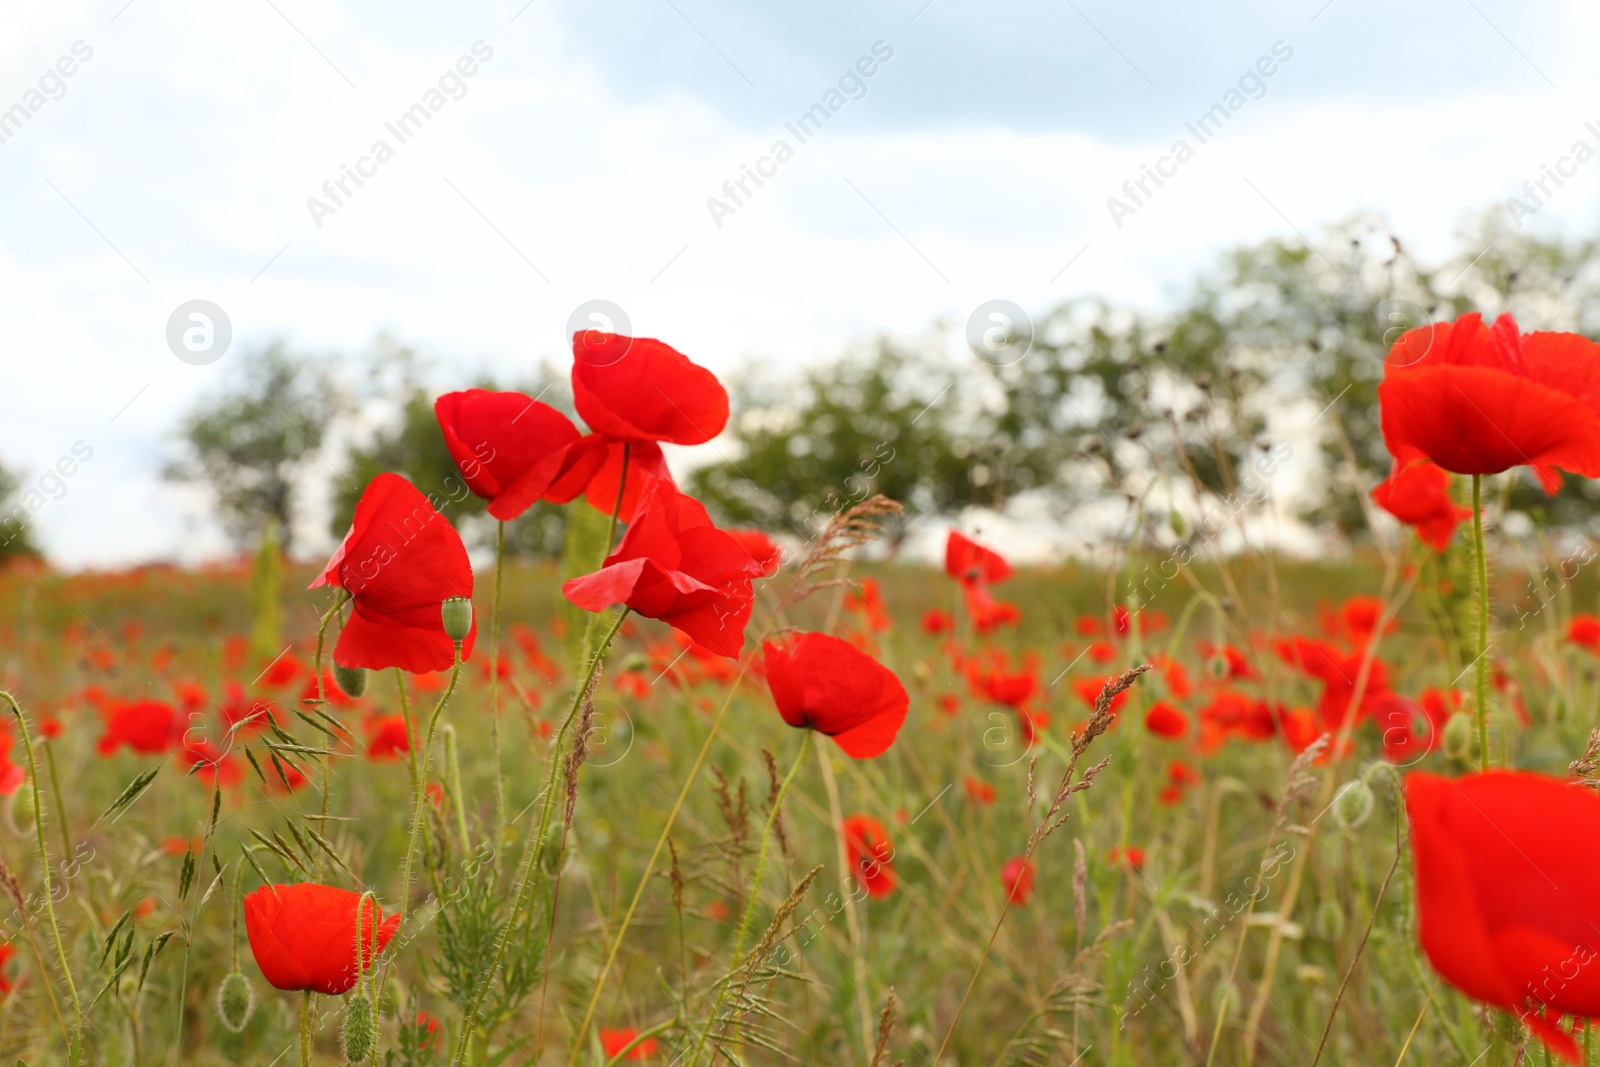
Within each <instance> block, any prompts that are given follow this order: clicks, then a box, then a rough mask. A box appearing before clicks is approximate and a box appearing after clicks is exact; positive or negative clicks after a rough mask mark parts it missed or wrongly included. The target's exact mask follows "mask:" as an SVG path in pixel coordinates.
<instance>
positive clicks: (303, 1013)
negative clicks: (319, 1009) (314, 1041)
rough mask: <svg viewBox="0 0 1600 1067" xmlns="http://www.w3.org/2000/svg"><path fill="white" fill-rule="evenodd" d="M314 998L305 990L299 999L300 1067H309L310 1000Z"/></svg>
mask: <svg viewBox="0 0 1600 1067" xmlns="http://www.w3.org/2000/svg"><path fill="white" fill-rule="evenodd" d="M314 996H316V994H315V993H313V992H312V991H311V990H309V989H308V990H306V991H305V994H304V995H303V996H302V997H301V998H300V1067H311V998H312V997H314Z"/></svg>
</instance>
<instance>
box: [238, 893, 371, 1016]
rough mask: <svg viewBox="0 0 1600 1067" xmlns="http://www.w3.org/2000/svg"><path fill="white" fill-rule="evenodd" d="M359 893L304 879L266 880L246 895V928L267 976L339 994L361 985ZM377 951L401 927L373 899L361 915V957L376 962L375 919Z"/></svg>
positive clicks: (289, 985) (281, 984) (366, 965)
mask: <svg viewBox="0 0 1600 1067" xmlns="http://www.w3.org/2000/svg"><path fill="white" fill-rule="evenodd" d="M360 900H361V894H360V893H352V892H350V891H349V890H348V889H336V888H334V887H333V886H327V885H316V884H313V883H311V882H301V883H299V884H298V885H264V886H262V887H261V888H260V889H257V890H255V891H254V892H251V893H248V894H246V895H245V898H244V924H245V932H246V933H247V934H249V936H250V951H251V952H253V953H254V954H255V957H256V965H257V966H258V967H260V968H261V974H262V977H264V978H266V980H267V981H268V982H270V983H272V985H273V986H274V987H276V988H278V989H283V990H297V989H311V990H315V991H316V992H318V993H323V994H326V995H327V996H332V997H336V996H339V995H340V994H341V993H346V992H348V991H349V990H350V989H351V987H353V986H354V985H355V984H356V904H357V903H358V902H359V901H360ZM374 923H376V924H377V946H378V952H380V953H381V952H382V951H383V950H384V948H385V947H386V946H387V945H388V944H389V939H390V938H391V937H393V936H394V932H395V930H397V929H398V928H399V926H400V916H398V915H391V916H389V917H388V918H387V919H386V918H384V917H383V909H381V908H379V907H377V905H376V904H375V903H374V902H373V901H368V902H367V905H366V907H365V908H363V909H362V915H361V937H360V941H361V962H362V968H363V970H370V969H371V967H372V959H373V952H372V941H373V924H374Z"/></svg>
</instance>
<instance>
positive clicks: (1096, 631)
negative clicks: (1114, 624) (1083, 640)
mask: <svg viewBox="0 0 1600 1067" xmlns="http://www.w3.org/2000/svg"><path fill="white" fill-rule="evenodd" d="M1072 628H1073V629H1074V630H1076V631H1077V632H1078V636H1079V637H1104V636H1105V632H1106V624H1105V623H1103V622H1101V621H1100V620H1099V619H1097V618H1095V617H1094V616H1093V615H1079V616H1078V617H1077V619H1076V620H1074V622H1073V624H1072Z"/></svg>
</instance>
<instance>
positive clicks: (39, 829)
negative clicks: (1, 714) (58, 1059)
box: [0, 689, 83, 1064]
mask: <svg viewBox="0 0 1600 1067" xmlns="http://www.w3.org/2000/svg"><path fill="white" fill-rule="evenodd" d="M0 697H4V698H5V699H6V702H7V703H9V704H10V705H11V714H12V715H14V716H16V720H17V730H18V732H19V733H21V734H22V748H23V751H24V752H25V753H26V754H27V757H28V787H29V788H30V789H31V790H32V791H33V830H34V835H35V837H36V839H37V843H38V848H39V880H40V881H41V882H42V883H43V888H44V913H45V917H46V918H47V919H49V920H50V939H51V940H52V941H53V942H54V943H55V946H56V959H57V961H58V962H59V963H60V965H61V977H62V979H63V980H64V981H65V982H66V983H67V995H68V996H69V997H70V998H71V999H72V1040H71V1042H70V1045H71V1047H70V1048H69V1049H68V1050H67V1058H68V1061H69V1062H71V1063H73V1064H77V1063H79V1062H80V1061H81V1059H82V1056H83V1003H82V1002H81V1001H80V1000H79V999H78V985H77V983H76V982H74V981H73V980H72V963H71V961H70V960H68V959H67V946H66V943H65V942H63V941H62V940H61V927H60V925H58V924H57V922H56V905H55V899H54V898H55V892H54V890H53V889H52V888H51V885H50V849H49V848H48V847H47V846H46V845H45V843H44V803H43V801H42V800H41V799H40V797H39V762H38V760H36V759H35V758H34V755H33V737H32V735H30V734H29V733H28V720H27V719H26V718H25V717H24V716H23V714H22V705H20V704H18V703H17V698H16V697H14V696H12V695H11V694H10V693H8V692H6V691H5V690H3V689H0Z"/></svg>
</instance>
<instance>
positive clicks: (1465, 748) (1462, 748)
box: [1444, 711, 1478, 763]
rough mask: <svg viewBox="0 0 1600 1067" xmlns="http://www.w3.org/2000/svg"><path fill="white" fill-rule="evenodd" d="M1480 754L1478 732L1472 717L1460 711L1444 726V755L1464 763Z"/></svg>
mask: <svg viewBox="0 0 1600 1067" xmlns="http://www.w3.org/2000/svg"><path fill="white" fill-rule="evenodd" d="M1477 753H1478V732H1477V728H1476V727H1475V726H1474V725H1473V722H1472V716H1470V715H1468V714H1467V713H1466V712H1464V711H1458V712H1456V713H1455V714H1454V715H1452V716H1450V718H1449V720H1447V721H1446V722H1445V724H1444V754H1445V755H1447V756H1449V757H1450V758H1451V759H1453V760H1459V761H1461V762H1463V763H1465V762H1466V761H1468V760H1470V759H1472V758H1473V757H1474V756H1476V755H1477Z"/></svg>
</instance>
